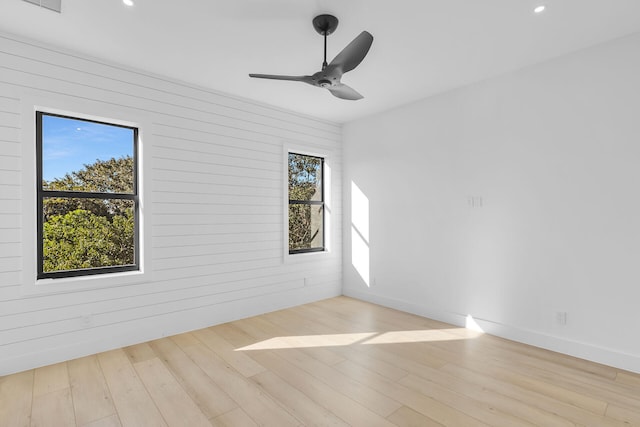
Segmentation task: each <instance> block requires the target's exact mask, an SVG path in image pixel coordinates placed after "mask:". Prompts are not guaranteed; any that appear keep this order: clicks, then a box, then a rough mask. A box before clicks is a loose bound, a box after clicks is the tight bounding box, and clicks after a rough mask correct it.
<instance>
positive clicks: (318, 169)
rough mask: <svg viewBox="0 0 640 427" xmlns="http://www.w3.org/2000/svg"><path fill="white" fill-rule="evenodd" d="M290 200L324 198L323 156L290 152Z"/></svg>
mask: <svg viewBox="0 0 640 427" xmlns="http://www.w3.org/2000/svg"><path fill="white" fill-rule="evenodd" d="M289 200H305V201H307V200H315V201H321V200H322V158H320V157H312V156H304V155H301V154H295V153H289Z"/></svg>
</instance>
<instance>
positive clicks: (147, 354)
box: [123, 342, 156, 364]
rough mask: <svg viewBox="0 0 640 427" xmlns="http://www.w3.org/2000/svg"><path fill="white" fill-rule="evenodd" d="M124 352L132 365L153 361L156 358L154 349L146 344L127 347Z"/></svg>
mask: <svg viewBox="0 0 640 427" xmlns="http://www.w3.org/2000/svg"><path fill="white" fill-rule="evenodd" d="M123 350H124V352H125V354H126V355H127V357H128V358H129V360H130V361H131V363H132V364H135V363H138V362H144V361H147V360H151V359H153V358H154V357H156V354H155V353H154V352H153V349H152V348H151V347H150V346H149V343H146V342H145V343H142V344H137V345H131V346H129V347H125V348H123Z"/></svg>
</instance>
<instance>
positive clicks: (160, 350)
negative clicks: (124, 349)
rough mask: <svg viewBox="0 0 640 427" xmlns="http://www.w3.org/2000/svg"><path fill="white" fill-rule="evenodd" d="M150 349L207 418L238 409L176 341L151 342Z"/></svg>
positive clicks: (165, 339)
mask: <svg viewBox="0 0 640 427" xmlns="http://www.w3.org/2000/svg"><path fill="white" fill-rule="evenodd" d="M149 345H150V346H151V348H152V349H153V350H154V352H155V353H156V354H157V355H158V357H159V358H160V359H161V360H162V361H163V362H164V364H165V365H166V366H167V367H168V368H169V369H170V370H171V372H172V373H173V375H174V376H175V377H176V379H177V380H178V382H179V383H180V384H181V385H182V388H184V389H185V391H186V392H187V393H188V394H189V396H191V399H193V401H194V402H195V403H196V404H197V405H198V407H199V408H200V410H201V411H202V412H203V413H204V414H205V415H206V416H207V417H208V418H210V419H211V418H215V417H217V416H219V415H222V414H225V413H227V412H229V411H231V410H233V409H235V408H237V407H238V404H237V403H236V402H234V401H233V399H231V398H230V397H229V395H227V393H225V392H224V391H223V390H222V389H221V388H220V387H219V386H218V385H217V384H216V383H215V382H214V381H213V380H212V379H211V378H209V376H207V374H205V373H204V371H202V369H200V367H199V366H198V365H196V364H195V363H194V362H193V360H191V359H190V358H189V356H187V355H186V354H185V353H184V352H183V351H182V349H180V347H178V345H176V343H175V342H174V341H173V340H171V339H169V338H164V339H160V340H156V341H152V342H151V343H149Z"/></svg>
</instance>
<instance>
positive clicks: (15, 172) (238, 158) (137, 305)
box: [0, 33, 342, 375]
mask: <svg viewBox="0 0 640 427" xmlns="http://www.w3.org/2000/svg"><path fill="white" fill-rule="evenodd" d="M25 94H30V95H33V94H35V95H36V96H37V95H42V96H44V97H45V98H46V97H53V98H64V99H67V100H68V99H71V100H73V99H78V100H82V101H83V102H98V103H101V104H104V105H108V106H109V107H110V108H111V109H114V108H116V109H118V110H119V111H122V112H131V113H132V115H136V114H144V116H145V117H148V118H149V120H150V127H151V129H144V130H143V132H145V138H144V141H143V143H144V144H145V147H146V148H145V149H148V148H151V153H152V154H151V162H150V164H151V167H152V170H151V171H148V170H147V171H146V172H147V174H148V178H150V183H151V185H150V191H151V193H150V194H149V192H148V196H149V197H150V200H151V201H152V204H151V209H152V210H151V224H152V225H151V236H152V237H151V246H152V251H151V256H152V260H151V271H150V272H149V274H148V276H149V277H150V280H147V281H145V282H144V283H138V284H133V285H131V284H130V285H118V286H111V287H102V288H99V289H93V290H82V291H77V292H67V293H59V294H29V293H25V292H24V283H22V281H23V280H27V279H25V277H30V273H29V272H25V271H23V268H24V267H23V266H24V265H27V264H29V265H31V264H32V263H30V262H24V261H25V260H23V259H22V258H23V255H22V253H23V252H24V248H23V244H24V242H23V241H22V240H23V239H24V235H29V233H30V230H33V233H35V224H31V223H25V222H27V221H25V220H24V215H23V212H21V209H22V208H21V206H23V203H22V202H23V200H22V199H23V198H24V197H34V196H35V195H34V192H33V190H32V189H29V188H26V187H27V186H24V184H23V181H24V180H23V179H22V178H21V177H22V170H21V168H22V166H21V165H23V164H24V160H25V159H23V158H22V152H23V150H22V147H21V144H23V143H24V142H23V139H24V135H22V133H23V132H24V131H25V129H22V128H21V127H22V126H23V125H22V124H21V123H24V122H25V121H24V117H22V116H23V115H24V111H25V110H24V105H23V103H24V96H25ZM78 113H82V111H78ZM34 120H35V119H34ZM340 141H341V127H340V126H339V125H336V124H332V123H327V122H322V121H318V120H315V119H312V118H308V117H303V116H301V115H298V114H295V113H290V112H286V111H282V110H279V109H275V108H271V107H269V106H266V105H262V104H259V103H256V102H252V101H249V100H245V99H238V98H235V97H232V96H228V95H224V94H220V93H216V92H212V91H208V90H204V89H202V88H197V87H193V86H190V85H187V84H183V83H180V82H176V81H172V80H170V79H166V78H162V77H158V76H153V75H150V74H146V73H143V72H139V71H136V70H130V69H127V68H126V67H123V66H117V65H114V64H106V63H104V62H101V61H98V60H95V59H92V58H88V57H84V56H82V55H78V54H74V53H72V52H67V51H64V50H61V49H58V48H55V47H51V46H45V45H41V44H39V43H35V42H32V41H28V40H24V39H21V38H19V37H15V36H13V35H9V34H1V33H0V375H3V374H7V373H11V372H17V371H20V370H24V369H28V368H31V367H35V366H41V365H45V364H49V363H53V362H56V361H60V360H66V359H69V358H73V357H78V356H82V355H85V354H91V353H95V352H99V351H103V350H106V349H109V348H114V347H120V346H124V345H128V344H132V343H136V342H142V341H146V340H149V339H153V338H157V337H160V336H164V335H170V334H175V333H179V332H182V331H186V330H191V329H195V328H200V327H204V326H207V325H211V324H215V323H220V322H224V321H228V320H232V319H235V318H239V317H246V316H249V315H255V314H259V313H263V312H267V311H270V310H274V309H278V308H282V307H286V306H291V305H296V304H300V303H304V302H307V301H312V300H317V299H321V298H325V297H331V296H334V295H339V294H340V293H341V274H342V264H341V263H342V261H341V253H340V252H341V238H340V236H341V231H340V226H341V218H340V215H341V206H340V200H341V188H340V186H341V176H340V175H341V158H340V156H341V154H340V153H341V150H340ZM287 144H295V145H296V146H302V147H308V148H309V150H314V151H322V152H327V153H330V158H331V170H332V175H333V178H332V180H331V182H332V185H331V192H332V193H331V195H332V200H333V206H332V209H331V210H332V227H331V230H330V232H331V239H332V250H331V252H330V253H328V254H321V255H319V256H313V255H312V256H307V255H304V256H301V257H299V258H295V259H293V260H289V261H288V262H287V260H285V259H284V257H283V253H284V250H285V248H284V245H285V242H284V220H283V215H284V203H285V200H284V196H285V190H284V187H283V186H284V185H285V182H284V168H285V167H286V164H285V156H284V151H283V150H284V148H283V147H286V145H287ZM147 188H148V190H149V186H148V187H147ZM147 220H148V218H147ZM25 232H26V233H25ZM305 279H306V280H305ZM87 316H90V318H89V320H87ZM83 317H84V320H83Z"/></svg>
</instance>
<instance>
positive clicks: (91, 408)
mask: <svg viewBox="0 0 640 427" xmlns="http://www.w3.org/2000/svg"><path fill="white" fill-rule="evenodd" d="M67 367H68V370H69V383H70V385H71V395H72V397H73V406H74V412H75V416H76V422H77V423H78V425H81V426H83V425H87V424H90V423H92V422H96V421H98V420H101V419H103V418H107V417H110V416H113V415H115V414H116V408H115V406H114V405H113V400H112V398H111V393H110V392H109V387H108V386H107V383H106V381H105V379H104V375H102V370H101V369H100V365H99V364H98V358H97V357H96V356H88V357H83V358H80V359H75V360H71V361H69V362H67Z"/></svg>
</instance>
